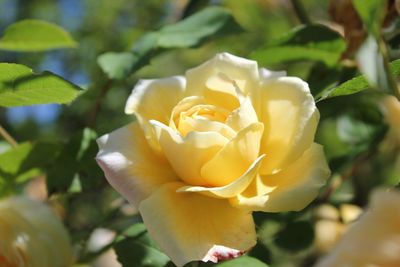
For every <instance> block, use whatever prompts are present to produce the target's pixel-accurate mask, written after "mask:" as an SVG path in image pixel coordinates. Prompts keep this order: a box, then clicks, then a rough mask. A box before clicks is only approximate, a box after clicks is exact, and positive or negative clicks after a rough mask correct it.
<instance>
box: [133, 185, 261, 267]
mask: <svg viewBox="0 0 400 267" xmlns="http://www.w3.org/2000/svg"><path fill="white" fill-rule="evenodd" d="M182 185H183V184H181V183H170V184H167V185H164V186H163V187H161V188H160V189H159V190H158V191H157V192H155V193H154V194H152V195H151V196H150V197H149V198H147V199H146V200H144V201H143V202H142V203H141V204H140V207H139V210H140V213H141V215H142V218H143V221H144V223H145V224H146V226H147V229H148V231H149V233H150V235H151V236H152V237H153V239H154V240H155V241H156V242H157V243H158V245H159V246H160V247H161V249H162V250H163V251H164V252H165V253H166V254H167V255H168V256H169V257H170V258H171V259H172V261H173V262H174V263H175V264H176V265H178V266H183V265H184V264H185V263H187V262H190V261H194V260H204V261H207V260H214V261H216V260H218V259H221V258H228V257H229V256H230V257H235V256H239V255H240V254H241V253H240V252H243V251H246V250H248V249H250V248H251V247H253V246H254V245H255V244H256V233H255V226H254V222H253V218H252V215H251V213H249V212H246V211H242V210H240V209H235V208H233V207H231V206H230V205H229V203H228V202H227V201H226V200H221V199H216V198H210V197H206V196H203V195H201V194H195V193H177V192H176V190H177V189H178V188H179V187H181V186H182ZM221 248H223V250H222V251H221Z"/></svg>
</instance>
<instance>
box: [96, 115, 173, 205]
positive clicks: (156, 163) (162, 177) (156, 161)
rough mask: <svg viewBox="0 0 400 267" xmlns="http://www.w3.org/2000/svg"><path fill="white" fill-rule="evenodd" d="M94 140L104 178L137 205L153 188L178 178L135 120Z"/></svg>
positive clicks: (97, 158)
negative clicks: (147, 139)
mask: <svg viewBox="0 0 400 267" xmlns="http://www.w3.org/2000/svg"><path fill="white" fill-rule="evenodd" d="M97 143H98V145H99V148H100V151H99V153H98V154H97V157H96V160H97V162H98V163H99V165H100V167H101V168H102V169H103V171H104V173H105V176H106V178H107V180H108V181H109V183H110V184H111V185H112V186H113V187H114V188H115V189H116V190H117V191H118V192H119V193H121V194H122V195H123V196H124V197H125V198H126V199H127V200H128V201H129V202H130V203H131V204H133V205H134V206H136V207H137V206H138V203H139V202H140V201H141V200H142V199H144V198H146V197H148V196H149V194H150V193H151V192H153V191H154V190H155V189H156V188H158V187H159V186H161V185H162V184H164V183H166V182H170V181H174V180H175V179H177V177H176V175H175V173H174V171H173V170H172V168H171V167H170V165H169V164H168V162H167V161H166V159H165V158H162V157H160V156H158V155H156V154H155V153H154V152H153V150H152V149H151V148H150V147H149V145H148V144H147V142H146V139H145V138H144V135H143V132H142V130H141V128H140V126H139V124H138V123H137V122H133V123H131V124H129V125H127V126H125V127H123V128H120V129H118V130H116V131H114V132H112V133H110V134H107V135H104V136H102V137H100V138H99V139H98V140H97Z"/></svg>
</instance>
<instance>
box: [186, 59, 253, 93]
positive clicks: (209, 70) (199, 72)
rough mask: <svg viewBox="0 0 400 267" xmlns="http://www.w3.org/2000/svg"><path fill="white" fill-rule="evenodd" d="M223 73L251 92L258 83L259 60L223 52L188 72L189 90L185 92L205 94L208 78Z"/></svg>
mask: <svg viewBox="0 0 400 267" xmlns="http://www.w3.org/2000/svg"><path fill="white" fill-rule="evenodd" d="M221 73H222V74H224V75H225V76H226V77H228V78H229V79H231V80H233V81H235V83H236V86H237V87H238V88H239V89H240V90H241V91H242V92H243V93H245V94H248V93H249V92H251V90H253V89H254V88H255V87H256V86H257V84H258V79H259V76H258V75H259V73H258V66H257V62H255V61H252V60H248V59H244V58H240V57H237V56H234V55H231V54H228V53H221V54H217V55H216V56H215V57H214V58H212V59H210V60H209V61H207V62H205V63H203V64H202V65H200V66H198V67H196V68H193V69H190V70H188V71H187V72H186V78H187V90H186V93H185V94H186V95H187V96H189V95H203V93H204V89H205V88H206V83H207V80H208V79H209V78H210V77H213V76H215V75H219V74H221Z"/></svg>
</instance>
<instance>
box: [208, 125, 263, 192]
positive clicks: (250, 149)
mask: <svg viewBox="0 0 400 267" xmlns="http://www.w3.org/2000/svg"><path fill="white" fill-rule="evenodd" d="M262 132H263V125H262V123H258V122H257V123H253V124H251V125H250V126H248V127H246V128H244V129H243V130H242V131H240V132H239V133H238V134H237V135H236V137H235V138H233V139H231V140H230V141H229V143H227V144H226V145H225V146H224V147H223V148H222V149H221V150H220V151H219V152H218V153H217V154H215V156H214V157H213V158H211V159H210V158H209V160H208V161H207V163H205V164H204V166H203V167H202V168H201V176H202V177H203V179H204V180H205V181H206V182H207V183H208V184H209V185H211V186H224V185H227V184H229V183H231V182H233V181H234V180H237V179H238V178H239V177H240V176H242V174H243V173H244V172H245V171H246V170H247V169H248V168H249V166H250V165H251V164H252V163H253V162H254V160H255V159H256V158H257V157H258V153H259V149H260V140H261V136H262Z"/></svg>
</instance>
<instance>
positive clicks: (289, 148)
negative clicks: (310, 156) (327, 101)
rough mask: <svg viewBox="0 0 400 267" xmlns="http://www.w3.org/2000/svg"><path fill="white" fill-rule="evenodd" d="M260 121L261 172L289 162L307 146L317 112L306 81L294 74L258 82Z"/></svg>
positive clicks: (273, 170) (315, 126) (275, 168)
mask: <svg viewBox="0 0 400 267" xmlns="http://www.w3.org/2000/svg"><path fill="white" fill-rule="evenodd" d="M260 90H261V93H262V94H261V99H262V102H263V103H264V105H262V106H261V111H260V113H259V115H260V121H261V122H263V123H264V126H265V129H264V135H263V140H262V145H261V153H263V154H266V155H267V160H265V161H264V164H263V166H262V167H261V170H260V172H261V173H262V174H271V173H275V172H278V171H279V170H281V169H282V168H284V167H285V166H288V165H289V164H291V163H292V162H293V161H295V160H296V159H297V158H298V157H300V156H301V155H302V154H303V152H304V151H305V150H306V149H308V148H309V147H310V145H311V144H312V142H313V140H314V135H315V131H316V128H317V124H318V120H319V113H318V110H317V108H316V107H315V103H314V99H313V97H312V95H311V93H310V90H309V88H308V85H307V83H305V82H304V81H302V80H300V79H298V78H295V77H280V78H276V79H272V80H269V81H268V80H267V82H265V83H264V84H263V85H262V86H261V89H260Z"/></svg>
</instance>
